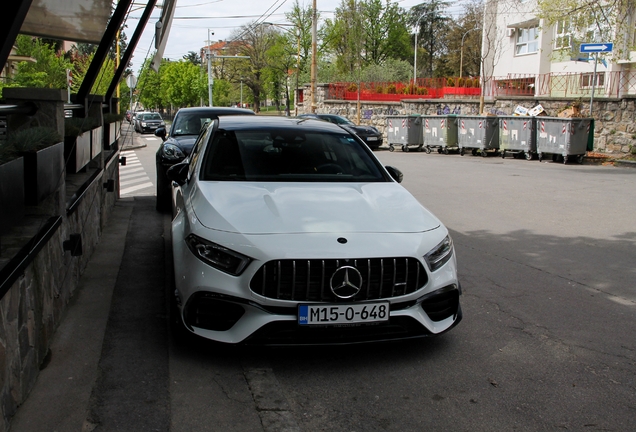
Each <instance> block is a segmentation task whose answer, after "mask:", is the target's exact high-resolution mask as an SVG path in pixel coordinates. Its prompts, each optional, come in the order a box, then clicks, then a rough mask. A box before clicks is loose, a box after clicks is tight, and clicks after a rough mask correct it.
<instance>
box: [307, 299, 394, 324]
mask: <svg viewBox="0 0 636 432" xmlns="http://www.w3.org/2000/svg"><path fill="white" fill-rule="evenodd" d="M388 320H389V302H376V303H360V304H342V305H333V304H331V305H299V306H298V324H300V325H323V326H324V325H331V324H359V323H373V322H382V321H388Z"/></svg>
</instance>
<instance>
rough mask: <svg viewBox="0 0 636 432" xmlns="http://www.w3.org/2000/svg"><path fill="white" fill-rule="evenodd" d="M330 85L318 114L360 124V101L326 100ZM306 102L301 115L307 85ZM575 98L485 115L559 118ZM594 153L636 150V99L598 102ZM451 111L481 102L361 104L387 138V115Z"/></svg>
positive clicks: (501, 103)
mask: <svg viewBox="0 0 636 432" xmlns="http://www.w3.org/2000/svg"><path fill="white" fill-rule="evenodd" d="M326 89H327V86H326V85H319V86H317V87H316V112H317V113H329V114H338V115H343V116H345V117H347V118H349V119H350V120H352V121H354V122H356V121H357V119H358V108H357V105H358V104H357V101H342V100H328V99H327V100H325V98H324V97H325V94H326ZM303 91H304V103H302V104H299V105H298V113H299V114H304V113H308V112H309V110H310V89H309V86H305V87H304V89H303ZM572 102H573V100H572V99H565V98H550V99H548V98H541V99H536V98H524V97H509V98H499V99H496V100H494V101H487V102H486V103H485V104H484V112H486V113H492V114H502V115H511V114H512V113H513V112H514V110H515V108H516V107H517V106H518V105H521V106H524V107H526V108H532V107H534V106H536V105H538V104H541V105H542V106H543V107H544V109H545V111H546V113H547V114H548V115H550V116H554V117H556V116H557V114H558V113H559V112H560V111H561V110H563V109H564V108H565V107H566V106H567V105H568V104H570V103H572ZM593 108H594V114H593V117H594V119H595V128H594V150H595V151H598V152H605V153H612V154H625V153H629V152H630V151H632V148H633V147H636V123H635V120H636V98H634V97H633V96H632V97H626V98H623V99H601V98H599V99H595V100H594V104H593ZM443 112H450V113H455V114H464V115H477V114H479V100H478V99H428V100H427V99H413V100H407V99H405V100H402V101H400V102H366V101H361V102H360V123H361V124H367V125H371V126H375V127H376V128H378V130H380V132H382V133H383V134H384V136H385V138H386V132H385V128H386V116H387V115H410V114H420V115H435V114H440V113H443ZM581 112H583V113H585V112H589V101H587V102H585V101H584V102H583V106H582V107H581Z"/></svg>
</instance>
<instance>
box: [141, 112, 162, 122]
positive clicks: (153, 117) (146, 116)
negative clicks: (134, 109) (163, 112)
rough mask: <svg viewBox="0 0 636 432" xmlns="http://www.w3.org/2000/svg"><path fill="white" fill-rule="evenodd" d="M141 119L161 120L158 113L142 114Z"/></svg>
mask: <svg viewBox="0 0 636 432" xmlns="http://www.w3.org/2000/svg"><path fill="white" fill-rule="evenodd" d="M142 120H161V116H160V115H159V113H151V114H144V116H143V118H142Z"/></svg>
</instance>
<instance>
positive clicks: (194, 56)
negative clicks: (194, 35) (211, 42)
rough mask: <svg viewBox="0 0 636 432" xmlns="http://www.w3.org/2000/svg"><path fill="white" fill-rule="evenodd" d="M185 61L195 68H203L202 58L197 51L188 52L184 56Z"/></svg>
mask: <svg viewBox="0 0 636 432" xmlns="http://www.w3.org/2000/svg"><path fill="white" fill-rule="evenodd" d="M183 59H184V60H186V61H189V62H190V63H192V64H193V65H195V66H201V56H200V55H199V53H197V52H195V51H188V53H187V54H186V55H184V56H183Z"/></svg>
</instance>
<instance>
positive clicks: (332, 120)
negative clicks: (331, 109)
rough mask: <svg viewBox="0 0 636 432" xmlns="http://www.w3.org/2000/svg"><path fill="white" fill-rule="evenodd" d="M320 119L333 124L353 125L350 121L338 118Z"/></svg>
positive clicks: (327, 117) (326, 117) (325, 117)
mask: <svg viewBox="0 0 636 432" xmlns="http://www.w3.org/2000/svg"><path fill="white" fill-rule="evenodd" d="M320 118H321V119H323V120H327V121H329V122H331V123H335V124H353V122H352V121H351V120H349V119H347V118H345V117H340V116H324V117H320Z"/></svg>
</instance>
